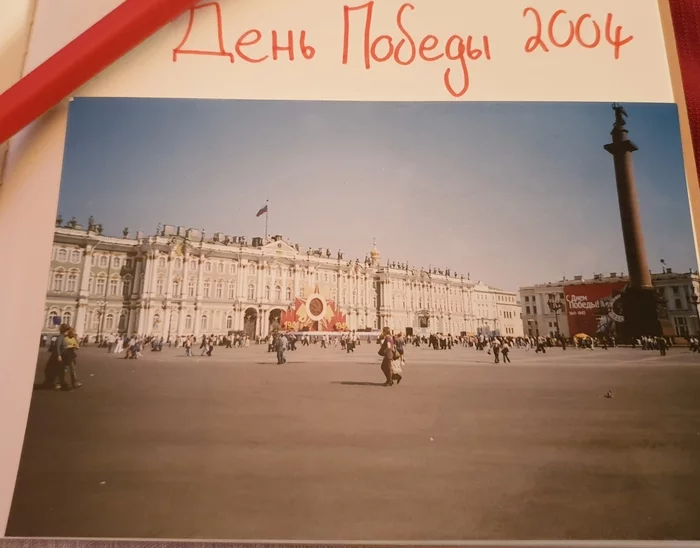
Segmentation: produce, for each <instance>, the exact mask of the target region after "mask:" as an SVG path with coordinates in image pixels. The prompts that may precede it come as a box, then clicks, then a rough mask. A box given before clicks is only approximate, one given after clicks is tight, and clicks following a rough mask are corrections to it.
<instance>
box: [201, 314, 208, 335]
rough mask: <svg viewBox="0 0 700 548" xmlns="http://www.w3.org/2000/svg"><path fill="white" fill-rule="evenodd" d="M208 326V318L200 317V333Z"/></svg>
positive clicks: (205, 316)
mask: <svg viewBox="0 0 700 548" xmlns="http://www.w3.org/2000/svg"><path fill="white" fill-rule="evenodd" d="M208 325H209V318H207V315H206V314H204V315H203V316H202V319H201V320H200V321H199V327H200V328H201V329H202V331H204V330H205V329H206V328H207V326H208Z"/></svg>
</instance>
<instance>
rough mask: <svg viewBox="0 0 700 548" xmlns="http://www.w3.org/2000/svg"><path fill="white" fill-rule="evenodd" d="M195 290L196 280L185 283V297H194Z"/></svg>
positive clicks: (191, 279) (192, 279)
mask: <svg viewBox="0 0 700 548" xmlns="http://www.w3.org/2000/svg"><path fill="white" fill-rule="evenodd" d="M196 290H197V280H195V279H194V278H190V280H189V282H187V296H188V297H194V294H195V291H196Z"/></svg>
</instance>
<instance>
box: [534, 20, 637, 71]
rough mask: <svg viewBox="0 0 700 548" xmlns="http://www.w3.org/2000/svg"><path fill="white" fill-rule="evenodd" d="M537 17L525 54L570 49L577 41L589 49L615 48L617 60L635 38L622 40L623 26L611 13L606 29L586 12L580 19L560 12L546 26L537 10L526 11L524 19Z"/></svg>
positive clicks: (628, 37)
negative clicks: (618, 24)
mask: <svg viewBox="0 0 700 548" xmlns="http://www.w3.org/2000/svg"><path fill="white" fill-rule="evenodd" d="M530 15H532V16H533V18H534V22H535V33H534V34H533V35H532V36H531V37H530V38H528V40H527V42H526V43H525V51H526V52H527V53H533V52H534V51H536V50H538V49H541V50H542V51H544V52H545V53H548V52H549V51H550V48H560V49H564V48H568V47H569V46H572V45H573V44H574V42H576V44H578V45H579V46H580V47H582V48H585V49H595V48H597V47H600V46H605V45H608V46H610V47H612V48H613V52H614V53H613V54H614V56H615V59H619V58H620V50H621V49H622V48H623V47H624V46H626V45H627V44H629V43H630V42H631V41H632V40H633V39H634V36H627V37H625V38H623V37H622V27H621V26H617V27H615V26H614V24H613V19H614V18H615V16H614V15H613V14H612V13H608V15H607V17H606V18H605V26H604V29H603V28H601V25H600V23H599V22H598V21H596V19H595V18H594V17H593V16H592V15H591V14H590V13H584V14H582V15H580V16H578V17H577V18H572V17H569V16H568V15H567V13H566V10H557V11H555V12H554V13H553V14H552V16H551V17H550V18H549V19H548V20H547V23H546V24H545V23H543V21H542V16H541V15H540V13H539V12H538V11H537V10H536V9H535V8H525V11H523V17H524V18H528V17H529V16H530Z"/></svg>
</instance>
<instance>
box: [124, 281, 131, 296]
mask: <svg viewBox="0 0 700 548" xmlns="http://www.w3.org/2000/svg"><path fill="white" fill-rule="evenodd" d="M122 294H123V295H124V296H125V297H129V296H131V278H125V279H124V284H123V285H122Z"/></svg>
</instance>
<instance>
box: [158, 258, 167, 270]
mask: <svg viewBox="0 0 700 548" xmlns="http://www.w3.org/2000/svg"><path fill="white" fill-rule="evenodd" d="M165 264H166V263H165V257H161V258H160V259H158V267H160V268H165Z"/></svg>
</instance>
